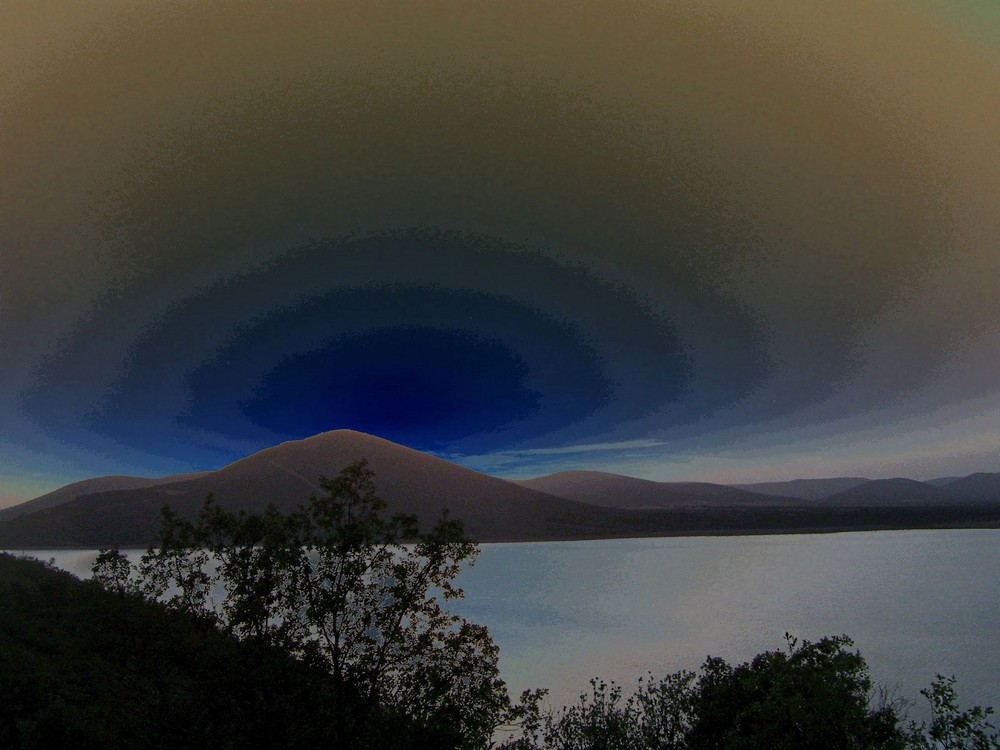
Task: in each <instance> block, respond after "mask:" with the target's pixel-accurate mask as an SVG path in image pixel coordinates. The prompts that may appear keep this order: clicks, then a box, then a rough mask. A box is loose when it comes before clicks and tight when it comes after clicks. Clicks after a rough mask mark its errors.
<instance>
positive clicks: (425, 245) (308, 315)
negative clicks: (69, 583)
mask: <svg viewBox="0 0 1000 750" xmlns="http://www.w3.org/2000/svg"><path fill="white" fill-rule="evenodd" d="M162 283H163V282H162V280H160V281H157V280H156V279H150V280H149V283H148V284H147V283H142V282H139V283H136V284H135V285H134V286H133V287H132V288H131V289H130V290H129V293H128V294H126V295H114V296H110V295H109V296H108V297H107V298H105V299H103V300H101V301H100V304H99V305H98V307H97V308H96V311H95V314H94V315H93V317H92V319H91V320H89V321H87V322H86V323H85V324H84V325H81V327H80V329H79V331H78V332H77V334H76V335H75V336H74V337H73V338H72V339H71V340H69V341H68V342H67V343H66V345H65V346H64V347H63V349H62V351H60V353H59V355H58V356H56V357H54V358H52V359H51V360H50V361H48V362H46V363H45V365H44V367H42V368H41V369H40V371H39V377H38V379H37V381H36V382H37V387H36V388H35V390H34V391H33V392H32V393H29V394H25V398H24V405H25V410H26V412H27V413H28V414H29V415H30V416H31V417H32V418H33V419H35V420H36V421H37V423H39V424H40V425H41V426H42V427H43V429H45V430H46V431H47V432H48V433H49V434H54V435H56V436H57V437H59V438H60V439H62V440H65V441H67V442H85V441H86V440H87V439H88V435H89V434H92V433H94V432H97V433H99V434H100V435H102V436H104V437H107V438H111V439H113V440H114V441H116V442H118V443H119V444H121V445H123V446H127V447H130V448H135V449H138V450H141V451H145V452H148V453H152V454H156V455H162V456H172V457H175V458H179V459H182V460H186V461H189V462H190V463H191V464H192V465H218V463H219V462H221V461H223V460H227V459H231V458H238V457H240V456H242V455H245V454H246V453H247V452H248V451H249V450H252V449H255V448H258V447H260V448H263V447H266V446H268V445H273V444H274V443H276V442H278V441H280V440H282V439H287V438H288V437H301V436H304V435H308V434H314V433H316V432H320V431H323V430H329V429H337V428H342V427H351V428H354V429H359V430H363V431H367V432H372V433H375V434H381V435H383V436H384V437H388V438H390V439H395V440H399V441H400V442H403V443H406V444H409V445H413V446H414V447H418V448H429V449H440V450H442V451H447V452H449V453H482V452H489V451H492V450H499V449H503V448H505V447H508V446H512V445H517V444H522V445H523V444H528V445H546V444H552V443H555V444H560V443H562V444H565V443H566V442H567V441H573V442H579V441H583V442H586V441H588V440H593V439H594V437H595V436H599V435H602V434H606V433H607V432H608V431H611V430H618V431H619V432H620V430H621V428H622V427H623V426H625V427H626V429H627V425H629V424H630V423H637V420H638V421H641V420H643V419H645V418H646V417H648V416H655V418H656V420H657V423H658V425H660V427H659V429H661V430H662V429H663V428H664V427H667V428H670V429H678V428H682V427H683V425H686V424H687V425H690V424H695V423H697V422H698V420H701V419H704V418H705V417H706V415H711V414H712V413H715V412H717V411H718V410H719V409H722V408H725V407H726V406H727V405H728V404H732V403H734V402H736V401H738V400H739V399H742V398H744V397H745V396H746V395H747V394H749V393H751V392H752V391H753V389H754V388H755V387H757V386H758V384H759V383H760V382H762V380H763V379H764V378H765V377H766V375H767V353H766V350H765V348H764V343H763V341H762V340H761V338H760V337H759V336H757V335H756V333H755V331H756V326H755V324H754V322H753V321H752V320H750V319H748V318H747V317H746V316H745V315H743V314H742V312H741V310H740V309H739V308H737V307H734V306H733V305H732V304H730V303H728V302H727V301H726V300H725V299H724V298H723V297H721V296H719V295H717V294H716V293H714V292H713V291H712V289H711V288H710V287H706V286H702V285H699V283H697V281H696V280H692V279H690V278H685V277H684V276H683V275H681V274H678V275H677V276H676V277H675V278H673V279H672V280H671V303H670V304H671V305H673V308H674V309H676V311H677V312H679V313H681V315H680V318H681V319H683V320H685V321H686V322H685V324H684V328H683V330H680V331H678V330H677V329H675V328H674V326H673V325H672V324H671V323H669V322H667V320H668V319H669V318H670V317H671V312H670V311H669V310H662V309H661V310H653V309H651V308H650V307H649V306H648V305H646V304H644V303H643V302H641V301H640V300H638V299H636V298H635V297H634V296H633V295H632V293H631V292H630V290H628V289H627V288H624V287H621V286H617V285H614V284H611V283H608V282H606V281H604V280H602V279H600V278H598V277H595V276H594V275H592V274H591V273H589V272H588V271H587V270H586V269H585V268H583V267H579V266H568V265H563V264H561V263H558V262H556V261H554V260H553V259H551V258H548V257H546V256H544V255H542V254H540V253H537V252H532V251H526V250H525V249H524V248H521V247H516V246H511V247H508V246H506V245H504V243H503V242H502V241H500V240H498V239H497V238H494V237H489V236H482V235H472V234H468V233H458V232H440V231H434V230H428V229H414V230H400V231H386V232H383V233H379V234H374V235H368V236H349V237H343V238H330V239H325V240H322V241H318V242H316V243H314V244H311V245H307V246H302V247H299V248H297V249H294V250H292V251H289V252H286V253H284V254H281V255H276V256H274V257H273V258H272V260H270V261H269V262H267V263H266V264H263V265H261V266H259V267H257V268H254V269H248V270H245V271H243V272H242V273H240V274H237V275H228V276H225V277H222V278H220V279H218V280H216V281H214V282H212V283H209V284H205V285H202V286H200V287H199V288H198V289H197V290H196V291H194V293H192V291H191V290H190V289H188V290H187V291H186V292H184V293H178V294H176V295H174V296H173V298H172V299H171V302H170V305H169V307H167V308H165V309H160V310H155V308H152V307H147V306H148V305H150V302H149V300H158V299H163V298H168V296H167V295H165V294H164V289H163V288H162ZM685 311H686V312H685ZM135 318H137V319H140V320H145V321H147V322H146V324H145V325H144V326H141V327H140V326H137V330H136V333H135V335H134V337H133V339H132V340H131V341H130V342H129V343H128V345H127V350H119V351H118V353H117V354H116V352H115V351H114V350H113V349H102V347H103V346H104V344H103V343H102V342H104V338H103V337H102V334H103V332H104V331H107V330H111V329H120V328H121V325H122V321H128V320H131V319H135ZM95 363H101V366H100V367H99V368H96V369H95V368H94V367H93V365H94V364H95ZM89 372H93V374H92V375H89V376H87V377H84V376H82V374H84V373H89ZM106 373H112V374H113V375H112V377H111V378H109V377H108V375H107V374H106Z"/></svg>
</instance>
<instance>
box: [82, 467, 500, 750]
mask: <svg viewBox="0 0 1000 750" xmlns="http://www.w3.org/2000/svg"><path fill="white" fill-rule="evenodd" d="M320 486H321V487H322V489H323V493H322V494H321V495H319V496H314V497H312V498H311V499H310V501H309V504H308V505H307V506H306V507H304V508H300V509H299V510H298V511H296V512H294V513H291V514H287V515H285V514H281V513H279V512H278V511H277V510H276V509H275V508H274V507H269V508H268V509H267V510H266V511H265V512H264V513H262V514H259V515H254V514H247V513H245V512H238V513H232V512H229V511H226V510H224V509H223V508H221V507H219V506H218V504H216V503H215V502H214V500H213V499H212V498H211V497H209V499H208V500H207V501H206V504H205V507H204V509H203V510H202V513H201V515H200V516H199V517H198V519H197V520H196V521H194V522H191V521H188V520H185V519H183V518H180V517H178V516H177V515H175V514H174V513H172V512H170V511H169V510H168V509H164V523H163V529H162V532H161V537H160V545H159V547H158V548H156V549H150V550H149V551H148V552H147V553H146V554H145V555H144V556H143V558H142V560H141V562H140V563H139V565H138V569H137V571H135V572H133V571H132V570H131V568H129V567H127V566H126V565H123V563H122V559H123V558H122V556H121V554H120V553H117V552H115V551H105V552H102V553H101V556H100V557H99V559H98V562H97V563H96V564H95V568H94V575H95V578H97V579H98V580H99V581H102V582H103V583H105V585H106V586H108V587H109V588H112V589H113V590H117V591H120V592H123V593H128V592H138V593H139V594H140V595H142V596H143V597H145V598H152V599H158V600H161V601H163V602H164V603H165V604H166V606H167V607H169V608H173V609H178V610H181V611H184V612H189V613H191V614H195V615H197V616H199V617H201V618H203V619H205V620H208V621H211V622H213V623H215V624H216V625H217V626H218V627H220V628H221V629H223V630H225V631H227V632H229V633H231V634H233V635H235V636H237V637H238V638H240V639H241V640H243V641H246V642H251V643H260V644H265V645H267V646H277V647H280V648H281V649H283V650H284V651H286V652H287V653H290V654H293V655H294V656H296V657H297V658H299V659H300V660H302V661H304V662H306V663H308V664H311V665H317V666H321V667H323V668H324V669H326V670H327V671H328V672H329V674H330V675H331V676H332V680H333V682H332V684H333V690H334V702H335V704H336V711H335V721H336V723H337V727H336V728H337V735H338V737H339V739H340V741H341V742H343V743H344V744H345V746H348V747H349V746H353V745H359V744H362V743H365V744H375V745H380V744H381V745H384V746H389V739H388V738H386V737H384V735H385V733H386V731H387V730H388V728H389V727H392V726H393V722H392V721H391V720H390V719H389V718H387V713H386V712H387V711H389V712H391V711H392V710H394V709H395V710H396V711H397V712H404V713H405V715H406V722H401V723H399V724H398V725H396V726H395V727H394V729H393V732H394V734H395V735H396V736H394V737H393V741H398V740H401V738H400V737H399V736H398V734H399V733H400V732H402V733H404V734H405V732H413V731H416V730H415V729H414V727H419V728H420V732H422V733H423V734H424V735H426V736H425V740H426V742H428V743H431V744H433V745H435V746H438V747H449V746H451V747H462V748H477V747H483V746H485V745H486V744H487V743H488V742H489V740H490V737H491V735H492V733H493V730H494V729H495V727H496V726H497V725H498V724H499V723H500V722H501V721H502V720H503V718H504V717H505V716H506V715H507V711H508V709H509V708H510V701H509V699H508V696H507V692H506V687H505V685H504V683H503V681H502V680H501V679H500V677H499V672H498V668H497V657H498V652H497V647H496V645H495V644H494V642H493V640H492V639H491V638H490V635H489V633H488V631H487V630H486V628H485V627H483V626H480V625H476V624H473V623H470V622H468V621H466V620H464V619H462V618H461V617H459V616H457V615H455V614H453V613H450V612H448V611H446V610H445V609H444V607H443V606H442V602H447V601H449V600H453V599H456V598H459V597H461V596H462V591H461V590H460V589H459V588H457V587H455V585H454V579H455V577H456V576H457V574H458V573H459V571H460V570H461V568H462V566H463V565H465V564H471V563H472V562H473V560H474V559H475V557H476V555H477V554H478V548H477V547H476V546H475V545H474V544H473V543H472V542H471V541H469V540H468V538H467V537H466V536H465V534H464V530H463V527H462V524H461V522H460V521H458V520H455V519H451V518H448V517H447V515H445V516H443V517H442V518H441V519H440V520H439V521H438V522H437V524H436V525H435V526H434V527H433V529H431V531H430V532H428V533H424V534H421V533H420V532H419V530H418V525H417V521H416V519H415V517H413V516H408V515H402V514H394V515H391V516H388V515H387V514H386V504H385V502H384V501H383V500H382V499H381V498H380V497H378V496H377V495H376V494H375V490H374V480H373V473H372V471H371V469H369V468H368V466H367V464H366V463H365V462H364V461H360V462H358V463H355V464H352V465H351V466H348V467H347V468H345V469H344V470H343V471H342V472H341V473H340V474H339V475H338V476H337V477H335V478H333V479H327V478H325V477H323V478H321V479H320ZM126 562H127V561H126ZM404 725H405V726H404ZM379 737H382V739H378V738H379ZM405 744H406V743H404V746H405ZM411 744H412V743H411Z"/></svg>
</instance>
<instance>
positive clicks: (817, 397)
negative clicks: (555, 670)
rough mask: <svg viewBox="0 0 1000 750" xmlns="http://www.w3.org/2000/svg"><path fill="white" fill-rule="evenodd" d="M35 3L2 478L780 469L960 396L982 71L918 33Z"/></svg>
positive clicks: (870, 23)
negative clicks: (234, 470) (246, 469)
mask: <svg viewBox="0 0 1000 750" xmlns="http://www.w3.org/2000/svg"><path fill="white" fill-rule="evenodd" d="M59 10H60V13H61V15H59V19H58V20H51V21H46V22H44V23H42V24H41V25H40V26H39V25H38V24H37V23H35V22H34V21H32V20H31V19H32V18H35V16H31V15H30V14H28V13H27V12H26V11H25V13H23V14H21V17H20V20H19V21H18V23H17V24H15V27H14V29H13V32H14V33H12V34H11V35H9V43H10V44H9V46H8V48H7V49H8V53H7V54H8V55H11V56H13V57H11V58H10V59H11V60H16V61H17V64H16V65H14V64H13V63H11V64H10V65H8V66H6V67H5V68H4V69H3V73H2V78H0V83H2V84H3V86H4V92H5V94H7V96H5V97H4V98H3V102H2V104H0V107H2V108H3V109H2V115H3V127H2V131H0V147H2V152H0V154H2V158H3V164H2V166H3V170H4V174H5V176H6V179H5V181H4V183H3V184H2V185H0V210H2V211H3V219H4V222H3V224H2V226H3V227H4V228H3V237H2V238H0V239H2V241H3V247H4V248H5V253H6V255H5V268H4V275H3V277H2V278H0V302H2V307H0V316H2V317H0V336H2V337H3V343H4V348H5V352H7V356H8V361H9V362H10V363H12V364H11V365H10V366H9V367H8V369H7V371H6V372H5V373H3V374H2V377H3V389H2V391H0V418H2V419H3V421H4V423H5V424H6V425H10V427H9V428H8V429H10V430H11V434H12V435H14V436H15V437H14V438H13V439H12V440H13V442H14V444H16V445H17V446H19V448H18V450H19V451H20V450H22V449H23V451H24V454H23V457H22V458H19V459H18V461H22V462H27V464H31V463H32V462H38V465H46V460H45V459H44V458H39V456H42V455H43V454H47V453H59V454H60V455H62V456H64V457H65V458H64V460H66V461H69V463H70V465H71V466H79V467H83V466H88V467H93V466H98V465H100V466H103V467H112V466H115V465H119V466H121V467H122V468H126V467H129V468H131V467H136V468H139V469H143V468H144V467H145V470H147V471H149V470H156V469H157V468H159V467H170V468H182V467H190V468H205V467H209V466H213V465H218V463H219V462H221V461H224V460H227V459H228V458H231V457H236V456H239V455H242V454H244V453H245V452H247V451H248V450H252V449H254V448H256V447H262V446H263V445H266V444H270V443H271V442H274V441H275V440H278V439H282V438H284V437H288V436H299V435H301V434H305V433H306V432H308V431H310V430H315V429H318V428H320V427H324V426H325V427H329V428H334V427H340V426H352V427H355V428H357V429H366V428H368V429H370V430H372V431H376V432H379V431H381V432H386V433H388V434H386V437H395V438H397V439H400V440H402V441H403V442H409V443H410V444H413V445H415V446H416V447H422V448H425V449H431V450H436V451H439V452H442V453H447V454H448V455H451V456H456V457H459V458H461V457H462V456H470V455H471V454H490V453H492V452H497V451H511V450H514V451H517V450H521V451H524V452H525V455H528V452H531V451H539V450H542V451H544V450H546V449H549V448H551V449H553V450H562V449H564V448H566V447H571V446H572V445H574V444H579V443H586V444H601V445H604V444H611V443H616V442H624V443H635V441H647V442H649V443H651V444H659V443H663V442H669V443H670V451H671V452H673V453H676V454H680V455H685V454H694V453H697V454H701V455H703V454H705V452H706V451H709V452H712V451H721V453H720V454H718V455H730V456H731V455H732V453H731V452H730V453H728V454H727V451H732V450H735V448H734V446H737V445H742V446H743V447H742V448H740V449H739V450H740V451H742V452H744V453H746V452H747V451H750V449H748V448H747V447H746V446H747V443H748V442H749V443H755V441H762V442H765V443H767V444H768V445H771V446H780V445H786V446H787V445H788V444H789V443H790V442H795V441H797V440H798V439H799V436H800V435H801V434H802V431H803V430H805V431H807V432H808V433H809V434H810V435H811V438H810V439H811V440H813V441H814V442H813V445H814V448H813V449H812V450H813V454H815V452H816V451H817V450H820V449H821V448H822V446H825V445H826V442H825V441H826V439H827V438H826V436H828V435H829V436H831V437H830V438H829V439H830V440H834V438H833V437H832V436H834V435H838V434H847V433H849V432H851V431H856V430H858V429H861V430H867V429H876V428H877V429H882V428H881V425H886V428H885V429H887V430H888V429H891V428H890V427H888V426H889V425H892V424H898V423H901V420H912V419H913V418H915V417H918V416H919V415H920V414H924V413H926V414H931V413H935V412H936V411H940V410H941V409H951V408H953V407H955V406H956V405H959V404H961V403H962V402H964V401H968V400H970V399H973V398H981V397H982V398H985V397H988V395H989V394H990V393H993V392H994V391H995V382H994V378H992V377H991V375H990V368H989V367H987V366H984V365H983V362H992V361H993V358H992V357H991V356H990V355H989V352H990V351H992V350H993V349H991V342H992V341H993V338H991V337H992V336H993V334H992V333H991V332H992V331H993V330H994V323H995V321H996V320H998V319H1000V311H998V309H997V307H998V306H997V303H996V300H995V295H993V294H992V290H993V289H994V287H995V285H994V284H993V283H992V280H994V279H995V278H996V277H997V270H998V263H997V255H996V254H995V253H992V254H991V252H990V249H991V248H995V237H996V236H998V227H997V216H998V215H1000V212H997V211H996V210H994V209H995V208H996V206H995V205H991V202H992V203H993V204H995V200H993V201H991V200H990V196H994V197H995V195H997V194H1000V168H998V167H997V166H996V160H991V159H990V158H989V156H990V155H991V154H993V155H995V138H994V136H993V134H992V132H991V130H990V128H989V127H988V123H990V122H995V121H996V119H997V118H996V117H995V116H994V115H996V114H997V113H996V108H997V106H998V105H997V104H996V103H997V102H998V101H1000V96H996V95H994V94H996V93H997V91H998V90H1000V82H998V78H1000V76H998V74H997V67H996V66H995V56H991V54H990V53H989V52H987V51H984V50H982V49H980V48H978V47H976V46H975V45H973V44H971V43H970V42H969V41H968V39H964V38H963V37H962V36H961V35H960V34H959V32H957V31H956V27H954V26H950V25H947V24H944V23H943V22H942V21H941V18H940V17H938V16H931V15H929V14H922V13H920V12H918V11H915V10H913V9H912V8H909V7H908V6H902V5H900V6H899V7H896V6H893V5H892V4H884V5H880V6H879V7H878V8H873V7H870V6H869V5H868V4H866V3H863V2H860V1H859V2H853V0H852V1H851V2H848V3H843V4H837V6H836V7H829V8H827V7H823V8H811V9H805V8H804V7H802V6H800V5H798V4H795V3H791V2H785V1H784V0H768V2H764V3H759V4H755V5H754V7H753V8H741V7H737V6H735V5H727V4H726V3H715V2H708V3H687V2H680V3H669V4H658V3H647V2H634V3H625V4H620V5H616V6H614V8H611V7H609V6H607V4H606V3H601V2H584V3H582V4H580V5H579V6H578V7H577V8H576V9H575V11H574V13H573V14H572V17H570V16H569V15H568V14H567V12H566V9H565V7H564V6H562V5H561V4H559V3H549V2H532V3H516V2H515V3H513V4H511V3H483V4H477V5H476V6H469V5H468V4H465V3H459V2H454V3H452V2H444V3H436V4H433V5H428V4H413V3H402V2H387V3H370V2H362V1H361V0H357V1H356V2H354V1H349V2H345V3H338V4H335V5H334V4H325V3H310V2H303V3H293V4H288V5H287V6H275V5H274V4H270V3H264V2H261V3H250V4H243V5H240V7H237V6H236V5H235V4H229V3H226V2H221V3H213V4H211V6H210V7H209V6H190V7H187V6H186V7H183V8H172V9H166V8H162V7H159V6H158V5H156V4H153V3H150V4H148V5H146V6H143V5H139V6H136V5H135V4H134V3H124V2H123V3H121V4H116V3H114V2H111V3H109V4H107V7H103V6H102V7H101V8H98V7H96V6H95V7H93V8H89V7H88V8H81V9H76V10H74V11H73V12H72V13H69V12H64V11H65V9H64V8H60V9H59ZM17 15H18V14H13V15H12V18H13V17H14V16H17ZM38 18H40V16H39V17H38ZM859 25H860V26H863V27H865V28H868V29H873V30H874V29H878V30H881V31H880V32H879V33H878V34H875V36H874V37H871V38H875V37H878V38H886V39H891V40H893V44H892V45H888V46H884V45H871V44H868V43H867V42H866V41H865V40H866V39H867V38H868V37H867V36H864V35H859V34H858V33H857V30H858V28H859ZM43 32H44V33H43ZM872 33H873V34H874V33H875V32H874V31H873V32H872ZM40 38H46V39H48V40H50V41H49V44H48V46H45V45H40V44H38V40H39V39H40ZM11 50H12V51H11ZM890 50H891V54H890ZM944 77H946V78H947V80H949V81H950V82H951V83H950V84H949V85H948V86H947V87H945V86H942V85H940V84H939V83H935V81H938V80H939V79H940V80H943V79H944ZM991 149H992V151H991ZM8 257H9V258H10V259H11V261H10V262H9V263H8V262H6V258H8ZM956 299H961V300H962V304H961V305H955V304H952V302H953V301H954V300H956ZM470 316H471V317H470ZM389 352H395V354H396V359H395V360H393V358H392V357H390V356H389V354H388V353H389ZM422 353H423V354H426V356H422ZM227 362H229V363H238V364H237V365H236V366H235V367H234V366H232V365H228V366H227V365H226V363H227ZM962 362H967V363H969V365H968V366H965V367H963V366H962V364H961V363H962ZM233 369H236V370H237V371H238V373H237V375H236V376H235V377H234V376H233V375H232V374H231V372H232V370H233ZM323 373H329V375H328V376H327V375H324V374H323ZM366 375H369V376H372V377H371V378H370V380H371V382H378V383H381V385H380V386H379V388H380V389H381V390H379V389H374V390H365V388H363V387H361V385H360V384H362V383H364V382H365V376H366ZM449 378H453V379H452V380H449ZM456 378H457V380H456ZM404 381H405V382H404ZM336 393H343V394H346V393H350V394H351V395H350V396H349V397H348V396H346V395H345V396H344V398H343V399H338V398H337V397H336V396H335V395H331V394H336ZM380 393H381V394H382V396H383V397H384V398H383V399H379V398H378V395H379V394H380ZM448 393H450V394H452V395H457V394H464V396H463V397H462V398H457V399H453V400H451V401H449V400H448V399H447V398H446V397H445V396H446V394H448ZM391 394H397V396H398V398H396V400H393V397H391ZM319 403H322V404H323V406H322V408H317V404H319ZM364 403H368V404H369V405H370V406H369V408H368V409H367V410H366V409H361V408H360V407H358V404H364ZM434 404H437V408H432V406H433V405H434ZM456 404H459V405H458V406H456ZM461 404H464V406H461ZM376 405H378V407H377V408H376ZM382 407H385V408H384V409H383V408H382ZM425 407H426V408H425ZM365 413H368V414H369V415H371V416H370V418H366V417H365ZM435 413H437V414H438V416H439V418H438V419H435V418H434V414H435ZM321 415H325V416H321ZM314 417H315V419H313V418H314ZM846 422H850V424H846ZM845 431H846V432H845ZM851 434H854V433H851ZM817 435H818V436H820V438H817V437H816V436H817ZM817 439H818V440H819V442H818V443H817V442H815V441H816V440H817ZM848 442H850V441H848ZM769 450H770V449H769ZM95 452H96V453H97V454H98V457H97V458H96V459H95V456H94V454H95ZM750 452H751V453H752V451H750ZM904 452H905V451H904ZM19 455H20V454H19ZM769 455H770V454H769ZM660 458H661V459H662V458H664V457H663V456H660ZM762 458H763V456H762ZM625 459H627V456H624V455H623V456H621V460H625ZM648 459H649V456H644V457H643V460H644V461H648ZM470 460H471V459H470ZM610 460H611V462H612V463H613V462H614V459H610ZM719 460H723V459H721V458H720V459H719ZM11 465H13V462H11ZM653 465H654V467H655V466H660V469H650V468H649V464H648V463H647V464H644V469H643V471H646V472H647V473H648V472H649V471H654V473H655V471H661V470H662V471H664V472H666V471H669V466H668V465H666V464H662V463H661V464H655V462H654V464H653ZM65 470H66V469H63V471H65ZM17 471H18V472H20V471H21V470H20V469H18V470H17ZM84 471H85V472H90V471H91V470H90V469H87V470H84ZM42 473H44V472H42Z"/></svg>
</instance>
